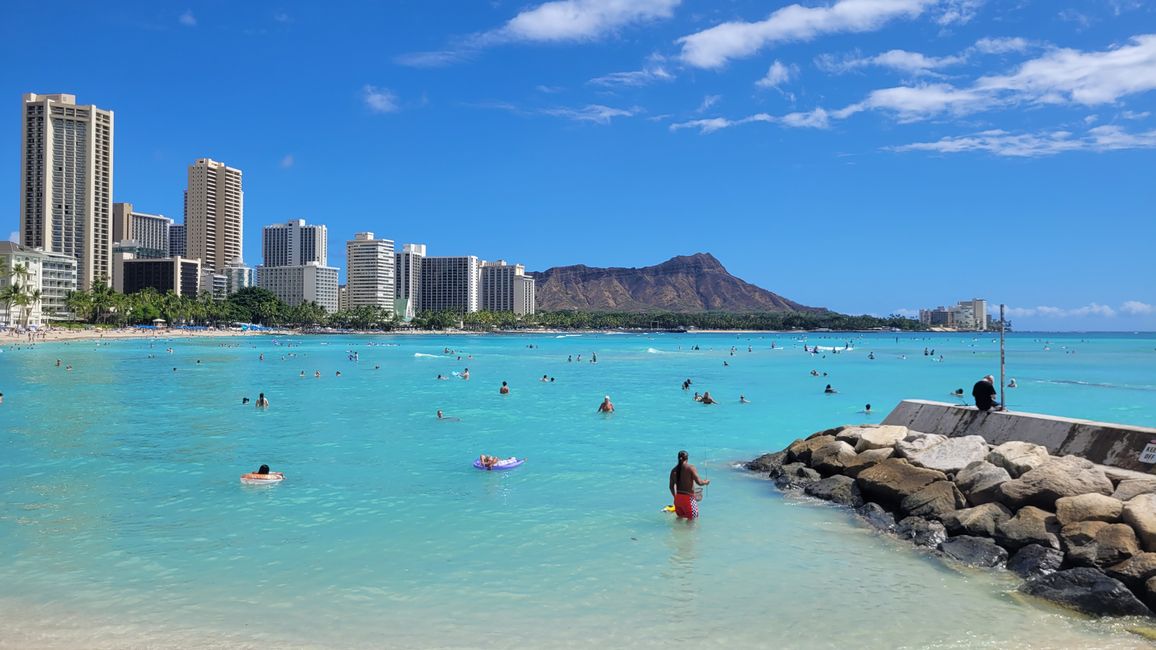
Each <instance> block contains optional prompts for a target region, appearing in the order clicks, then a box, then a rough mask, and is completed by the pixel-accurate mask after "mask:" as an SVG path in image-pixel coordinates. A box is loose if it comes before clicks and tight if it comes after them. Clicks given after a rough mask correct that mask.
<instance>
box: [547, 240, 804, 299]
mask: <svg viewBox="0 0 1156 650" xmlns="http://www.w3.org/2000/svg"><path fill="white" fill-rule="evenodd" d="M529 275H531V276H533V277H534V279H535V281H536V283H537V287H536V291H537V308H538V309H541V310H544V311H560V310H569V309H574V310H585V311H626V312H646V311H675V312H704V311H730V312H764V311H778V312H806V313H820V312H826V311H827V310H826V309H824V308H822V307H809V306H806V305H802V304H800V303H797V302H795V301H793V300H789V299H787V298H784V297H783V296H780V295H779V294H777V293H774V292H773V291H768V290H767V289H763V288H762V287H758V286H756V285H754V284H751V283H749V282H746V281H745V280H742V279H741V278H738V277H736V276H734V275H732V274H731V273H730V272H729V271H727V270H726V268H725V267H724V266H723V265H722V263H721V262H719V260H718V259H717V258H716V257H715V256H714V255H711V254H710V253H694V254H693V255H676V256H674V257H672V258H670V259H669V260H666V261H665V262H661V263H659V264H655V265H653V266H643V267H592V266H586V265H585V264H575V265H571V266H556V267H552V268H549V269H546V270H545V271H537V272H532V273H530V274H529Z"/></svg>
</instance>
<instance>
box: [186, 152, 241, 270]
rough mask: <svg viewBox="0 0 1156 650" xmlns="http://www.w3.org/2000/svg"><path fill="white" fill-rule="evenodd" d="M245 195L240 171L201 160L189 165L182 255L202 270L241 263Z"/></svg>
mask: <svg viewBox="0 0 1156 650" xmlns="http://www.w3.org/2000/svg"><path fill="white" fill-rule="evenodd" d="M244 214H245V194H244V192H243V191H242V189H241V170H239V169H234V168H232V167H229V166H228V165H226V164H225V163H221V162H217V161H215V160H210V159H208V158H201V159H199V160H197V161H196V162H195V163H193V164H192V165H189V186H188V189H186V190H185V248H186V250H185V254H186V256H188V257H190V258H192V259H199V260H201V266H202V268H204V269H213V270H217V269H223V268H225V266H226V265H227V264H229V263H230V262H232V261H234V260H238V259H241V243H242V227H243V225H244Z"/></svg>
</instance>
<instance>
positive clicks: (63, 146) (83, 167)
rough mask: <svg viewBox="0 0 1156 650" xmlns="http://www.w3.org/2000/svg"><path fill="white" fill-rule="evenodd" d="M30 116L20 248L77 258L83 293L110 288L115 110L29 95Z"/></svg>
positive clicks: (25, 127) (25, 126)
mask: <svg viewBox="0 0 1156 650" xmlns="http://www.w3.org/2000/svg"><path fill="white" fill-rule="evenodd" d="M23 118H24V119H23V122H22V124H21V130H20V131H21V147H20V231H21V242H22V243H23V244H24V245H25V246H30V247H33V248H42V249H44V250H45V251H48V252H51V253H59V254H63V255H68V256H69V257H72V258H74V259H76V262H77V265H76V272H77V284H78V287H79V288H80V289H89V288H91V287H92V283H93V281H95V280H102V281H104V282H106V283H109V282H111V280H112V172H113V166H112V159H113V114H112V111H105V110H101V109H99V108H97V107H96V106H91V105H89V106H78V105H77V104H76V96H75V95H67V94H56V95H38V94H36V93H27V94H25V95H24V114H23Z"/></svg>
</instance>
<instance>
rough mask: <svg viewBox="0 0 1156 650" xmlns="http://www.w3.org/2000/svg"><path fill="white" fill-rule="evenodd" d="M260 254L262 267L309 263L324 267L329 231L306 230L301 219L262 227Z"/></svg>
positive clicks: (323, 229) (313, 228)
mask: <svg viewBox="0 0 1156 650" xmlns="http://www.w3.org/2000/svg"><path fill="white" fill-rule="evenodd" d="M261 251H262V252H263V253H264V257H265V261H264V264H265V266H301V265H302V264H309V263H310V262H316V263H318V264H320V265H321V266H326V264H327V263H328V257H329V230H328V229H327V228H326V227H325V226H318V225H313V226H308V225H306V224H305V220H304V219H294V220H292V221H288V222H286V223H278V224H274V225H272V226H265V228H264V229H263V230H262V232H261Z"/></svg>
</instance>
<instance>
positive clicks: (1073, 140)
mask: <svg viewBox="0 0 1156 650" xmlns="http://www.w3.org/2000/svg"><path fill="white" fill-rule="evenodd" d="M1154 148H1156V130H1153V131H1146V132H1143V133H1127V132H1125V131H1124V130H1123V129H1121V128H1120V127H1118V126H1111V125H1104V126H1097V127H1095V128H1092V129H1089V130H1088V131H1087V132H1086V133H1085V134H1083V135H1080V136H1076V135H1075V134H1073V133H1071V132H1070V131H1051V132H1043V133H1009V132H1007V131H1003V130H999V129H996V130H991V131H981V132H979V133H975V134H972V135H964V136H951V137H945V138H941V139H939V140H936V141H934V142H915V143H912V144H905V145H900V146H897V147H888V149H889V150H891V151H898V152H905V151H934V152H938V153H964V152H969V151H985V152H988V153H993V154H996V155H997V156H1010V157H1021V158H1034V157H1039V156H1054V155H1056V154H1059V153H1064V152H1068V151H1093V152H1103V151H1116V150H1120V149H1154Z"/></svg>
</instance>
